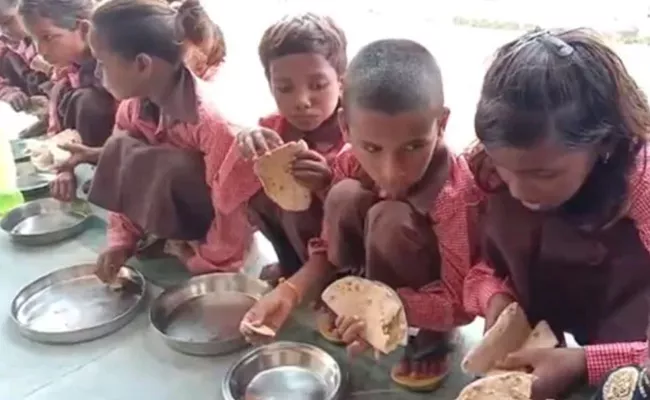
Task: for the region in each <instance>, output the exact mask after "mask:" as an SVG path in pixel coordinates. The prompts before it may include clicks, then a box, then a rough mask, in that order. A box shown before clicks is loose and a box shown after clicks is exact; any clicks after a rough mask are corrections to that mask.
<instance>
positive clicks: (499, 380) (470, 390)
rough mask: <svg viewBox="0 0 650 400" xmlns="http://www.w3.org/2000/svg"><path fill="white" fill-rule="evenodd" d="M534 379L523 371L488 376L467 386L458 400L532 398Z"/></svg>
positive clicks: (525, 399) (518, 399) (514, 399)
mask: <svg viewBox="0 0 650 400" xmlns="http://www.w3.org/2000/svg"><path fill="white" fill-rule="evenodd" d="M534 379H535V378H534V376H533V375H531V374H526V373H523V372H504V373H501V374H497V375H492V376H487V377H485V378H482V379H479V380H476V381H474V382H472V383H470V384H469V385H467V386H465V388H464V389H463V390H462V391H461V392H460V394H459V395H458V397H457V398H456V400H530V399H531V388H532V386H533V380H534Z"/></svg>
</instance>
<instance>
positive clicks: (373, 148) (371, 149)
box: [363, 144, 381, 153]
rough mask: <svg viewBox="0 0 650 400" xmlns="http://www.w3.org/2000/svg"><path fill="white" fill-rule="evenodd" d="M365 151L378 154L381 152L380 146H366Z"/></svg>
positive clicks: (364, 146)
mask: <svg viewBox="0 0 650 400" xmlns="http://www.w3.org/2000/svg"><path fill="white" fill-rule="evenodd" d="M363 149H364V150H365V151H367V152H368V153H378V152H379V151H380V150H381V148H380V147H379V146H375V145H373V144H364V145H363Z"/></svg>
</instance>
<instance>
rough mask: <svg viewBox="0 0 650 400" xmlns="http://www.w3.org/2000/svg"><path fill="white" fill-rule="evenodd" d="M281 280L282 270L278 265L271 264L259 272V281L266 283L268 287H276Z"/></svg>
mask: <svg viewBox="0 0 650 400" xmlns="http://www.w3.org/2000/svg"><path fill="white" fill-rule="evenodd" d="M280 278H282V268H280V264H278V263H273V264H269V265H266V266H264V268H262V272H260V279H261V280H263V281H265V282H267V283H268V284H269V285H271V286H273V287H276V286H278V283H279V282H280Z"/></svg>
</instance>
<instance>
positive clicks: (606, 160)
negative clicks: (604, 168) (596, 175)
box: [603, 151, 610, 164]
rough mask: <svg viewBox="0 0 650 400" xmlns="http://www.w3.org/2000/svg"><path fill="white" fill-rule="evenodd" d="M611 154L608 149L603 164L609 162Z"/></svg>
mask: <svg viewBox="0 0 650 400" xmlns="http://www.w3.org/2000/svg"><path fill="white" fill-rule="evenodd" d="M609 156H610V153H609V151H608V152H607V153H605V156H604V157H603V164H607V163H608V162H609Z"/></svg>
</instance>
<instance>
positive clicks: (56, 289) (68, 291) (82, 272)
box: [11, 264, 146, 343]
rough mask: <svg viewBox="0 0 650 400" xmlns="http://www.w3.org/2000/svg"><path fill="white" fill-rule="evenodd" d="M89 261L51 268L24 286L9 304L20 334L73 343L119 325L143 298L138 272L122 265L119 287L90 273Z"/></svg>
mask: <svg viewBox="0 0 650 400" xmlns="http://www.w3.org/2000/svg"><path fill="white" fill-rule="evenodd" d="M95 268H96V267H95V265H93V264H83V265H76V266H72V267H68V268H64V269H60V270H57V271H54V272H52V273H50V274H47V275H45V276H43V277H41V278H38V279H37V280H35V281H34V282H32V283H30V284H29V285H27V286H25V287H24V288H23V289H22V290H21V291H20V292H19V293H18V294H17V295H16V297H15V298H14V300H13V301H12V303H11V318H12V319H13V321H14V322H15V323H16V325H17V326H18V329H19V330H20V332H21V334H22V335H24V336H25V337H27V338H29V339H31V340H34V341H38V342H44V343H79V342H85V341H89V340H93V339H97V338H99V337H102V336H106V335H108V334H110V333H112V332H115V331H117V330H118V329H120V328H122V327H123V326H125V325H126V324H127V323H128V322H130V321H131V320H132V319H133V318H134V317H135V315H136V314H137V313H138V311H139V309H140V306H141V305H142V304H143V302H144V299H145V297H146V282H145V280H144V277H143V276H142V274H140V273H139V272H138V271H136V270H134V269H131V268H129V267H122V270H121V271H120V276H121V279H124V280H126V281H127V282H128V284H127V285H124V288H123V289H119V290H115V289H111V288H109V287H108V286H107V285H106V284H105V283H103V282H101V281H100V280H99V279H98V278H97V277H96V276H95Z"/></svg>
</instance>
